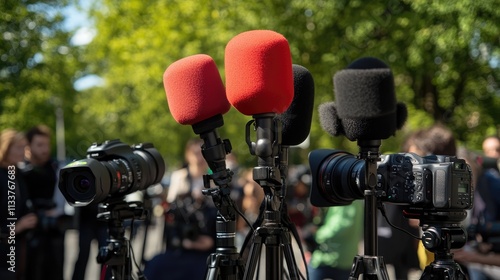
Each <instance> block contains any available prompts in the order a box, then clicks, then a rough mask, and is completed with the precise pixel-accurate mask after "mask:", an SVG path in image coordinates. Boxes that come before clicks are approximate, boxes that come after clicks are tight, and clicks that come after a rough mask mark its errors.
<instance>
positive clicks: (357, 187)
mask: <svg viewBox="0 0 500 280" xmlns="http://www.w3.org/2000/svg"><path fill="white" fill-rule="evenodd" d="M309 165H310V166H311V172H312V178H313V180H312V187H311V203H312V204H313V205H315V206H318V207H329V206H342V205H348V204H351V203H352V201H354V200H356V199H362V198H364V186H365V183H364V181H365V179H364V176H365V173H366V172H365V162H364V160H360V159H357V158H356V157H355V156H354V155H352V154H350V153H347V152H344V151H340V150H326V149H320V150H314V151H312V152H311V153H310V154H309Z"/></svg>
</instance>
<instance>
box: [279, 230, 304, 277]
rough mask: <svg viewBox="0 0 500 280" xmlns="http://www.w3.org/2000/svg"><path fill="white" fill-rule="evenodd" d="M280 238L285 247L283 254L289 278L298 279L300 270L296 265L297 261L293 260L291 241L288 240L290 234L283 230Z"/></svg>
mask: <svg viewBox="0 0 500 280" xmlns="http://www.w3.org/2000/svg"><path fill="white" fill-rule="evenodd" d="M282 240H283V245H284V248H285V249H284V255H285V260H286V265H287V268H288V273H289V274H290V279H291V280H295V279H299V273H300V272H299V268H298V266H297V262H296V261H295V258H294V255H293V249H292V243H291V242H290V234H288V232H283V234H282ZM297 242H299V241H297Z"/></svg>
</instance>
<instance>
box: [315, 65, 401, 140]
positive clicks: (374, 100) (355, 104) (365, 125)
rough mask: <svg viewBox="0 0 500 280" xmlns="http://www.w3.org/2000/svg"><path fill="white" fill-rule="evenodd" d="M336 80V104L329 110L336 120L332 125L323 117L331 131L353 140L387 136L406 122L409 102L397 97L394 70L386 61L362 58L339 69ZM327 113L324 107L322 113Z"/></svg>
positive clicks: (324, 123) (324, 124) (322, 114)
mask: <svg viewBox="0 0 500 280" xmlns="http://www.w3.org/2000/svg"><path fill="white" fill-rule="evenodd" d="M333 80H334V90H335V104H334V105H329V106H330V107H333V109H332V108H329V109H328V110H330V113H331V114H332V115H330V116H329V118H333V119H335V121H333V122H331V124H332V125H331V126H330V124H328V123H327V121H326V120H322V125H323V128H325V126H326V127H327V128H328V129H325V130H326V131H329V132H333V134H332V135H339V134H344V135H345V136H346V137H347V138H348V139H349V140H351V141H354V140H379V139H387V138H389V137H390V136H392V135H394V134H395V131H396V129H400V128H401V127H402V126H403V125H404V123H405V121H406V118H407V116H408V113H407V110H406V106H405V105H404V104H402V103H398V102H397V101H396V95H395V92H394V78H393V75H392V71H391V69H389V67H388V66H387V65H386V64H385V63H384V62H383V61H381V60H379V59H377V58H373V57H365V58H360V59H358V60H356V61H354V62H353V63H351V64H350V65H349V66H348V67H347V69H344V70H341V71H339V72H337V73H336V74H335V75H334V78H333ZM326 115H327V113H326V109H323V113H322V112H320V117H326ZM333 125H335V127H334V126H333Z"/></svg>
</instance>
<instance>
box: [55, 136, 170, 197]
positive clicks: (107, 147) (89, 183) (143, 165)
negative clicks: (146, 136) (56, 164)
mask: <svg viewBox="0 0 500 280" xmlns="http://www.w3.org/2000/svg"><path fill="white" fill-rule="evenodd" d="M164 173H165V162H164V160H163V158H162V156H161V155H160V153H159V152H158V150H156V149H155V148H154V146H153V144H151V143H140V144H137V145H132V146H128V145H126V144H124V143H123V142H121V141H120V140H117V139H116V140H108V141H105V142H104V143H102V144H98V143H94V144H92V145H91V146H90V147H89V148H88V150H87V158H86V159H81V160H77V161H74V162H72V163H70V164H68V165H66V166H65V167H63V168H62V169H61V170H60V181H59V189H60V190H61V192H62V194H63V195H64V197H65V198H66V200H67V201H68V203H69V204H70V205H72V206H86V205H89V204H97V203H99V202H102V201H106V200H107V199H112V198H121V197H124V196H125V195H127V194H129V193H132V192H135V191H137V190H144V189H146V188H147V187H149V186H151V185H153V184H156V183H159V182H160V181H161V179H162V177H163V175H164Z"/></svg>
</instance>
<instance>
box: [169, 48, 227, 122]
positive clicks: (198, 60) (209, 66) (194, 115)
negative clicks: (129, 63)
mask: <svg viewBox="0 0 500 280" xmlns="http://www.w3.org/2000/svg"><path fill="white" fill-rule="evenodd" d="M163 85H164V87H165V92H166V95H167V102H168V106H169V109H170V113H171V114H172V116H173V117H174V119H175V120H176V121H177V122H178V123H180V124H183V125H187V124H189V125H193V124H196V123H198V122H200V121H203V120H206V119H208V118H210V117H213V116H215V115H218V114H224V113H226V112H227V111H229V109H230V108H231V104H230V103H229V101H228V100H227V97H226V91H225V89H224V84H223V83H222V79H221V77H220V74H219V71H218V69H217V65H216V64H215V61H214V60H213V59H212V58H211V57H210V56H208V55H206V54H197V55H192V56H188V57H185V58H182V59H180V60H178V61H176V62H174V63H172V64H171V65H170V66H169V67H168V68H167V70H165V73H164V74H163Z"/></svg>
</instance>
